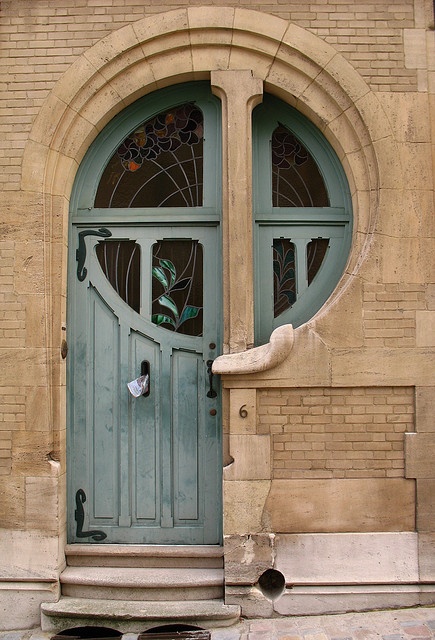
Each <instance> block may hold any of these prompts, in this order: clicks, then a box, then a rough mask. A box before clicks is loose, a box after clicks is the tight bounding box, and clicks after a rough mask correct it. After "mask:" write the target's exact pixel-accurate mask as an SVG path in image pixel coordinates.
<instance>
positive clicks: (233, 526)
mask: <svg viewBox="0 0 435 640" xmlns="http://www.w3.org/2000/svg"><path fill="white" fill-rule="evenodd" d="M269 490H270V480H233V481H231V482H225V483H224V534H225V535H230V534H245V533H251V532H252V533H258V532H261V531H262V530H263V524H262V517H263V510H264V505H265V501H266V498H267V495H268V493H269Z"/></svg>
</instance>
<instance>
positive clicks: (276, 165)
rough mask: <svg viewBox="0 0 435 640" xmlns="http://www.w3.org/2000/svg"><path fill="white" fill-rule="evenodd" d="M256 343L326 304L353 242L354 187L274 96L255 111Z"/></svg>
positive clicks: (303, 122) (315, 133) (325, 146)
mask: <svg viewBox="0 0 435 640" xmlns="http://www.w3.org/2000/svg"><path fill="white" fill-rule="evenodd" d="M253 136H254V137H253V139H254V175H255V176H256V180H255V181H254V215H255V244H256V251H255V261H256V298H255V306H256V317H255V324H256V343H257V344H261V343H264V342H267V341H268V340H269V337H270V334H271V332H272V331H273V330H274V329H275V328H276V327H277V326H279V325H282V324H287V323H289V324H292V325H293V326H295V327H297V326H299V325H301V324H303V323H304V322H307V321H308V320H309V319H310V318H311V317H313V316H314V314H315V313H316V312H317V311H318V310H319V309H320V308H321V306H322V305H323V304H324V302H325V301H326V300H327V298H328V297H329V296H330V294H331V293H332V291H333V290H334V287H335V286H336V284H337V282H338V280H339V278H340V276H341V274H342V273H343V270H344V267H345V264H346V260H347V256H348V252H349V248H350V240H351V228H352V216H351V213H352V209H351V199H350V191H349V186H348V183H347V180H346V176H345V174H344V171H343V168H342V166H341V164H340V161H339V159H338V157H337V156H336V154H335V153H334V151H333V149H332V148H331V146H330V145H329V143H328V141H327V140H326V138H324V136H323V135H322V133H321V132H320V131H319V130H318V129H316V127H315V126H314V125H313V124H312V123H311V122H309V120H308V119H307V118H305V117H304V116H303V115H302V114H300V113H298V112H297V111H296V110H295V109H293V108H292V107H289V106H288V105H287V104H285V103H284V102H282V101H281V100H278V99H277V98H274V97H273V96H270V95H267V94H266V95H265V96H264V101H263V103H262V104H261V105H259V106H258V107H256V109H255V110H254V114H253Z"/></svg>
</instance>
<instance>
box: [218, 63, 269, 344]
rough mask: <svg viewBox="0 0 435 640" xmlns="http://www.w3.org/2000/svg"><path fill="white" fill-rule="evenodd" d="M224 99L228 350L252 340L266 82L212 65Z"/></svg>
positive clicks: (224, 258)
mask: <svg viewBox="0 0 435 640" xmlns="http://www.w3.org/2000/svg"><path fill="white" fill-rule="evenodd" d="M211 84H212V90H213V93H214V94H215V95H217V96H218V97H219V98H220V99H221V101H222V179H223V189H222V193H223V202H222V206H223V282H224V298H223V299H224V345H223V346H224V353H235V352H239V351H245V350H246V349H249V348H250V347H252V346H253V344H254V270H253V247H252V241H253V232H252V126H251V114H252V109H253V108H254V107H255V106H256V105H257V104H258V103H259V102H261V97H262V94H263V83H262V81H261V80H260V79H259V78H255V77H254V76H253V73H252V72H251V71H248V70H226V71H212V73H211Z"/></svg>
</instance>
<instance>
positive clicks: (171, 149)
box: [95, 103, 204, 208]
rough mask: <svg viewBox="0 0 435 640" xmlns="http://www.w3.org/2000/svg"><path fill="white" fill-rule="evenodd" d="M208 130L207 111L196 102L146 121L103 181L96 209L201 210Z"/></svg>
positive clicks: (123, 147)
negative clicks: (192, 208) (204, 151)
mask: <svg viewBox="0 0 435 640" xmlns="http://www.w3.org/2000/svg"><path fill="white" fill-rule="evenodd" d="M203 128H204V127H203V114H202V111H201V110H200V109H199V108H198V107H197V106H196V105H195V104H194V103H187V104H184V105H182V106H179V107H176V108H174V109H170V110H168V111H164V112H162V113H160V114H158V115H157V116H155V117H154V118H152V119H150V120H148V121H146V122H145V123H144V124H142V125H141V126H140V127H138V128H137V129H136V130H135V131H133V133H131V134H130V135H129V136H128V137H127V138H125V140H124V141H123V142H122V143H121V145H120V146H119V147H118V149H117V151H116V152H115V153H114V154H113V156H112V158H111V159H110V161H109V163H108V165H107V166H106V168H105V170H104V172H103V175H102V177H101V180H100V182H99V185H98V189H97V194H96V197H95V206H96V207H97V208H106V207H109V208H112V207H115V208H131V207H197V206H201V205H202V193H203Z"/></svg>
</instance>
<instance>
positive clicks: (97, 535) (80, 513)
mask: <svg viewBox="0 0 435 640" xmlns="http://www.w3.org/2000/svg"><path fill="white" fill-rule="evenodd" d="M84 502H86V493H85V492H84V491H83V489H79V490H78V491H77V493H76V510H75V512H74V518H75V521H76V522H77V530H76V536H77V538H92V539H93V540H95V542H101V541H102V540H104V539H105V538H107V534H106V533H104V531H97V530H93V531H83V523H84V521H85V512H84V509H83V503H84Z"/></svg>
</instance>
